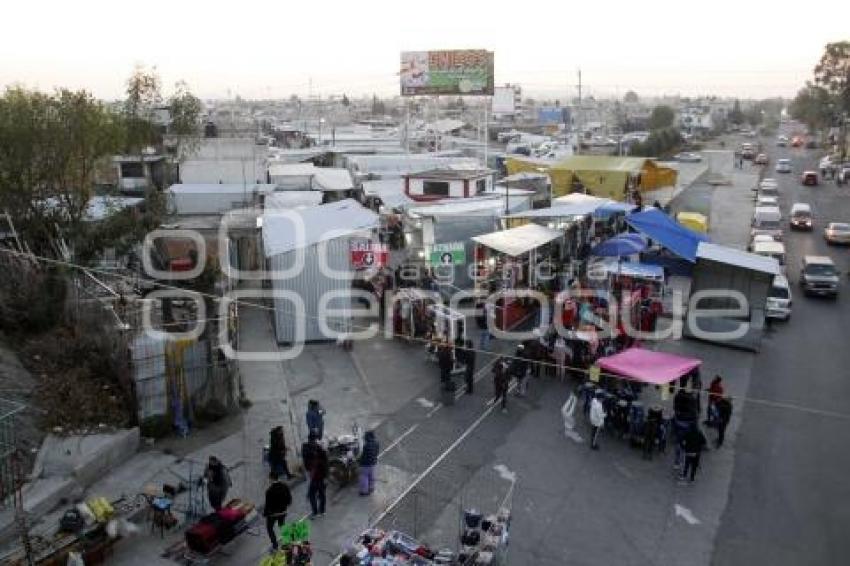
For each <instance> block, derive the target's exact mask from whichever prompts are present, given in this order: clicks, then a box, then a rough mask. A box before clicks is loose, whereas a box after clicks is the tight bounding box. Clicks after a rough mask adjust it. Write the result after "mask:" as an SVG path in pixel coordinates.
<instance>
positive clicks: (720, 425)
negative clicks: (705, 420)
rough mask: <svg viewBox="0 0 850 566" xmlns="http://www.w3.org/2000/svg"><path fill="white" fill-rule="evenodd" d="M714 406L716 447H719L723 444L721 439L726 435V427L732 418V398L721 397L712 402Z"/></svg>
mask: <svg viewBox="0 0 850 566" xmlns="http://www.w3.org/2000/svg"><path fill="white" fill-rule="evenodd" d="M714 408H715V410H716V411H717V421H716V423H717V447H718V448H720V447H721V446H723V439H724V438H725V437H726V427H727V426H728V425H729V420H730V419H731V418H732V399H731V398H730V397H721V398H720V400H718V401H715V402H714Z"/></svg>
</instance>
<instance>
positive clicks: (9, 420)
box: [0, 399, 24, 508]
mask: <svg viewBox="0 0 850 566" xmlns="http://www.w3.org/2000/svg"><path fill="white" fill-rule="evenodd" d="M23 410H24V406H23V405H21V404H19V403H15V402H14V401H8V400H6V399H0V508H4V507H6V506H8V505H10V504H11V502H12V500H13V497H12V496H13V495H14V493H15V490H16V489H17V487H18V483H19V482H20V481H21V478H20V477H18V476H19V473H18V466H17V463H16V462H15V458H16V457H17V454H16V452H17V439H16V434H15V427H16V424H15V423H16V420H17V419H16V417H17V415H18V414H19V413H21V412H22V411H23Z"/></svg>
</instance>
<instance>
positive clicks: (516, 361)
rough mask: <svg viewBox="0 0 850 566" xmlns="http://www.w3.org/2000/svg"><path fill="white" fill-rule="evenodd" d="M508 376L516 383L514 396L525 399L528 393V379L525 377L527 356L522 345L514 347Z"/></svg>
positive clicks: (526, 373)
mask: <svg viewBox="0 0 850 566" xmlns="http://www.w3.org/2000/svg"><path fill="white" fill-rule="evenodd" d="M510 374H511V377H513V378H515V379H516V382H517V388H516V391H515V392H514V394H515V395H517V396H518V397H525V394H526V393H527V391H528V380H527V379H528V378H527V377H526V376H527V375H528V354H527V353H526V351H525V346H524V345H522V344H520V345H518V346H517V347H516V352H515V353H514V358H513V359H512V360H511V366H510Z"/></svg>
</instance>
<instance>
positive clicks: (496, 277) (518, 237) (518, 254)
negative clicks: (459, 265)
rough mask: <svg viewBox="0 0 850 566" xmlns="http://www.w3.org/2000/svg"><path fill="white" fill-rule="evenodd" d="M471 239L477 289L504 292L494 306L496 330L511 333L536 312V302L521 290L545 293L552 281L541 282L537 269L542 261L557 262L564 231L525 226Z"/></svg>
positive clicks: (537, 306)
mask: <svg viewBox="0 0 850 566" xmlns="http://www.w3.org/2000/svg"><path fill="white" fill-rule="evenodd" d="M472 239H473V240H474V241H475V242H476V243H477V244H478V245H477V246H476V248H475V263H476V275H477V277H476V281H475V283H476V290H477V291H484V292H485V293H486V294H487V295H491V294H493V293H500V292H501V293H504V295H503V296H501V297H499V299H498V300H497V304H496V327H497V328H498V329H500V330H510V329H512V328H514V327H515V326H517V325H518V324H519V323H520V322H522V321H523V320H524V319H526V318H527V317H528V316H530V315H531V314H533V313H534V312H535V311H536V310H538V309H539V304H537V301H534V300H533V299H531V298H530V297H528V296H523V293H522V291H523V290H534V291H538V290H544V289H546V287H547V286H548V285H550V284H551V281H552V280H553V278H547V279H545V280H544V279H543V278H542V277H540V276H539V275H540V273H539V272H538V271H539V270H538V269H537V268H538V266H540V265H541V264H542V263H544V262H546V263H549V264H550V265H552V264H554V263H556V260H557V256H558V253H559V252H558V249H557V246H558V244H559V243H561V241H562V240H563V232H561V231H559V230H555V229H552V228H547V227H544V226H539V225H537V224H526V225H524V226H519V227H517V228H511V229H510V230H503V231H499V232H492V233H490V234H484V235H481V236H475V237H474V238H472ZM543 271H544V270H540V272H543ZM547 314H548V313H547Z"/></svg>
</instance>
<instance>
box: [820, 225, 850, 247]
mask: <svg viewBox="0 0 850 566" xmlns="http://www.w3.org/2000/svg"><path fill="white" fill-rule="evenodd" d="M823 237H824V239H826V243H827V244H850V224H847V223H846V222H830V223H829V224H827V225H826V228H824V230H823Z"/></svg>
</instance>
